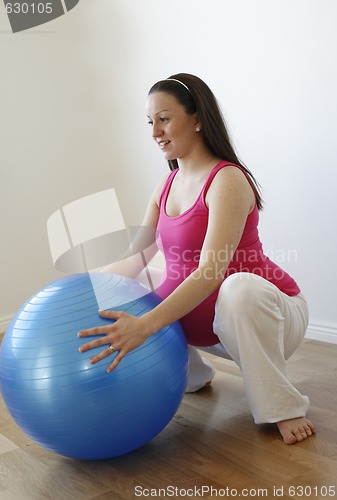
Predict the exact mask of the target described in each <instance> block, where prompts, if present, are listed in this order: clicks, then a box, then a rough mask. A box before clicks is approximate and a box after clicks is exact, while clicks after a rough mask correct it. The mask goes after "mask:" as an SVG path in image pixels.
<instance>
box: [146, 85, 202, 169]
mask: <svg viewBox="0 0 337 500" xmlns="http://www.w3.org/2000/svg"><path fill="white" fill-rule="evenodd" d="M146 109H147V116H148V119H149V124H150V125H151V126H152V137H153V139H154V140H155V142H156V143H157V144H158V146H159V147H160V149H161V150H162V151H163V153H164V157H165V159H166V160H175V159H178V160H179V159H184V158H186V157H187V156H188V155H189V154H190V153H191V152H192V150H193V148H194V147H195V145H196V141H198V140H199V137H198V133H197V131H196V129H197V127H198V125H199V126H200V124H199V122H198V116H197V113H195V114H193V115H188V114H187V113H186V111H185V108H184V107H183V106H182V105H181V104H180V103H179V102H178V101H177V99H176V98H175V97H174V96H173V95H172V94H169V93H167V92H154V93H152V94H150V95H149V97H148V101H147V106H146Z"/></svg>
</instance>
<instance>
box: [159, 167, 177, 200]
mask: <svg viewBox="0 0 337 500" xmlns="http://www.w3.org/2000/svg"><path fill="white" fill-rule="evenodd" d="M177 172H178V169H175V170H172V172H171V173H170V174H169V175H168V177H167V179H166V181H165V184H164V187H163V189H162V191H161V194H160V199H159V206H160V207H162V206H163V203H164V206H165V204H166V200H167V196H168V193H169V191H170V188H171V184H172V182H173V179H174V177H175V175H176V174H177Z"/></svg>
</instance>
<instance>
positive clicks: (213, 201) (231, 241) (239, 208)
mask: <svg viewBox="0 0 337 500" xmlns="http://www.w3.org/2000/svg"><path fill="white" fill-rule="evenodd" d="M206 202H207V204H208V208H209V221H208V228H207V233H206V237H205V240H204V244H203V247H202V251H201V254H200V261H199V266H198V268H197V269H196V270H195V271H194V272H193V273H191V274H190V276H188V277H187V278H186V279H185V280H184V281H183V282H182V283H181V284H180V285H179V286H178V287H177V288H176V289H175V290H174V291H173V292H172V293H171V294H170V295H169V296H168V297H167V298H166V299H165V300H164V301H163V302H162V303H161V304H159V305H158V306H157V307H156V308H155V309H153V310H152V311H150V312H148V313H146V314H144V316H142V320H143V321H144V323H146V324H147V325H148V326H147V329H148V332H149V334H153V333H154V332H156V331H158V330H160V329H161V328H163V327H164V326H167V325H169V324H170V323H172V322H174V321H176V320H178V319H180V318H181V317H183V316H185V315H186V314H187V313H189V312H190V311H192V310H193V309H194V308H195V307H196V306H198V305H199V304H200V303H201V302H202V301H203V300H204V299H205V298H206V297H207V296H208V295H210V294H211V293H212V292H214V291H215V290H217V289H218V288H219V286H220V285H221V283H222V282H223V279H224V275H225V273H226V270H227V267H228V265H229V263H230V261H231V260H232V257H233V254H234V252H235V250H236V248H237V246H238V244H239V242H240V239H241V236H242V233H243V229H244V226H245V224H246V220H247V216H248V214H249V213H250V212H251V211H252V209H253V207H254V203H255V197H254V194H253V190H252V188H251V187H250V184H249V183H248V181H247V179H246V177H245V175H244V174H243V173H242V172H241V171H240V170H239V169H238V168H236V167H226V168H225V169H222V170H220V171H219V172H218V173H217V175H216V176H215V178H214V180H213V182H212V184H211V186H210V188H209V190H208V193H207V198H206Z"/></svg>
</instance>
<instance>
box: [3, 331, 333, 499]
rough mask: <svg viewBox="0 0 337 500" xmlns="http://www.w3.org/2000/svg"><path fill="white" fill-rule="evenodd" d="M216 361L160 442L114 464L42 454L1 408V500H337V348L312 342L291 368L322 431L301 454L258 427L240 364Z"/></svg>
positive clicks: (271, 429) (269, 429)
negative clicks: (206, 382)
mask: <svg viewBox="0 0 337 500" xmlns="http://www.w3.org/2000/svg"><path fill="white" fill-rule="evenodd" d="M208 357H209V358H210V359H212V361H214V364H215V365H216V367H217V369H218V371H217V374H216V377H215V379H214V381H213V384H212V386H211V387H210V388H207V389H204V390H202V391H200V392H199V393H197V394H189V395H186V396H185V398H184V401H183V403H182V405H181V407H180V408H179V410H178V412H177V414H176V416H175V417H174V419H173V420H172V421H171V423H170V424H169V425H168V426H167V428H166V429H165V430H164V431H163V432H162V433H161V434H160V435H159V436H158V437H157V438H155V439H154V440H153V441H152V442H151V443H149V444H147V445H145V446H144V447H143V448H141V449H139V450H137V451H135V452H133V453H131V454H129V455H126V456H124V457H120V458H115V459H111V460H105V461H96V462H95V461H89V462H85V461H76V460H72V459H67V458H63V457H61V456H58V455H56V454H54V453H52V452H50V451H47V450H45V449H43V448H41V447H40V446H38V445H37V444H35V443H33V442H32V441H31V440H30V439H29V438H27V437H26V436H25V435H24V434H23V433H22V432H21V430H20V429H18V427H17V426H16V425H15V424H14V423H13V421H12V420H11V418H10V416H9V415H8V413H7V410H6V409H5V407H4V405H3V403H2V402H1V404H0V500H3V499H4V500H39V499H41V500H42V499H53V500H58V499H60V500H68V499H74V500H75V499H76V500H86V499H88V500H89V499H96V500H103V499H109V500H110V499H113V500H118V499H123V500H124V499H126V500H129V499H133V498H158V497H160V498H203V499H210V498H213V499H214V498H234V497H239V496H240V495H241V497H247V498H261V497H262V498H277V497H279V498H301V499H303V498H313V499H321V498H334V497H336V498H337V432H336V431H337V345H329V344H323V343H318V342H314V341H309V340H306V341H304V343H303V344H302V346H301V347H300V349H299V350H298V351H297V353H296V354H295V355H294V356H293V357H292V358H291V360H290V361H289V375H290V378H291V379H292V381H293V382H294V383H295V385H296V386H297V388H298V389H299V390H300V391H301V392H302V393H304V394H307V395H308V396H309V397H310V399H311V404H312V406H311V409H310V412H309V414H308V417H309V418H311V419H312V420H313V421H314V422H315V423H316V425H317V430H318V432H317V435H316V436H315V437H314V438H311V439H308V440H307V441H305V442H303V443H300V444H296V445H293V446H286V445H284V444H283V442H282V440H281V439H280V437H279V435H278V432H277V430H276V428H275V427H274V426H273V425H264V426H256V425H255V424H254V423H253V421H252V418H251V416H250V413H249V409H248V406H247V401H246V399H245V395H244V390H243V384H242V378H241V375H240V371H239V370H238V368H237V367H236V366H235V365H234V363H233V362H231V361H227V360H223V359H220V358H213V357H212V356H208ZM207 488H208V490H207ZM212 488H213V491H212ZM329 488H330V489H329ZM248 492H249V493H248ZM173 493H176V495H174V496H173Z"/></svg>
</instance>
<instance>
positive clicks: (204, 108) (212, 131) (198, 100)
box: [149, 73, 263, 210]
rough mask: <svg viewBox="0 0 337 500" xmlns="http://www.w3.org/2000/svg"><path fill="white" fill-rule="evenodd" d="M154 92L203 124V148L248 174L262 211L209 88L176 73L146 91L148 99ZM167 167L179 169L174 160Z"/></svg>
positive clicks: (252, 180) (254, 180)
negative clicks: (169, 97) (163, 94)
mask: <svg viewBox="0 0 337 500" xmlns="http://www.w3.org/2000/svg"><path fill="white" fill-rule="evenodd" d="M176 80H178V81H176ZM154 92H167V93H169V94H171V95H173V96H174V97H175V98H176V99H177V101H178V102H179V103H180V104H181V105H182V106H184V108H185V111H186V113H187V114H189V115H193V114H194V113H198V116H199V119H200V122H201V124H202V128H201V131H200V133H201V134H202V136H203V139H204V141H205V144H206V146H207V147H208V149H209V150H210V151H211V153H213V154H214V155H215V156H217V157H218V158H221V159H222V160H225V161H228V162H230V163H234V164H235V165H238V166H239V167H241V168H242V170H244V171H245V172H246V173H247V174H248V176H249V178H250V180H251V186H252V188H253V190H254V192H255V197H256V205H257V207H258V209H259V210H262V207H263V202H262V198H261V194H260V186H259V184H258V182H257V181H256V179H255V177H254V176H253V174H252V173H251V171H250V170H249V169H248V168H247V167H246V166H245V165H244V164H243V163H242V161H241V160H239V158H238V156H237V154H236V152H235V150H234V147H233V145H232V141H231V139H230V136H229V133H228V130H227V127H226V123H225V119H224V117H223V114H222V112H221V109H220V107H219V104H218V102H217V100H216V97H215V96H214V94H213V92H212V91H211V89H210V88H209V87H208V85H206V83H205V82H204V81H203V80H201V79H200V78H198V77H197V76H194V75H190V74H188V73H178V74H176V75H172V76H170V77H169V78H168V79H167V80H160V81H159V82H157V83H155V84H154V85H153V86H152V87H151V89H150V90H149V95H150V94H152V93H154ZM168 164H169V167H170V169H171V170H174V169H176V168H178V161H177V160H169V161H168Z"/></svg>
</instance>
